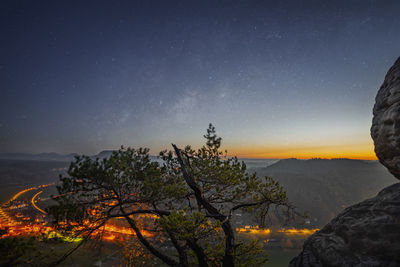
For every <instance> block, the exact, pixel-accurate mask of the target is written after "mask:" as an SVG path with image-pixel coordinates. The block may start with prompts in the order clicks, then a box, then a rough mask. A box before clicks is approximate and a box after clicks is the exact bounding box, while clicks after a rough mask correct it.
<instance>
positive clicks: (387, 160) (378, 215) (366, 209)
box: [290, 58, 400, 267]
mask: <svg viewBox="0 0 400 267" xmlns="http://www.w3.org/2000/svg"><path fill="white" fill-rule="evenodd" d="M373 113H374V118H373V121H372V127H371V136H372V138H373V140H374V144H375V152H376V155H377V156H378V158H379V161H380V162H381V163H382V164H383V165H384V166H386V167H387V168H388V170H389V171H390V172H391V173H392V174H393V175H394V176H395V177H396V178H397V179H400V58H399V59H398V60H397V61H396V63H395V64H394V65H393V67H391V68H390V70H389V71H388V73H387V75H386V77H385V80H384V82H383V84H382V86H381V88H380V89H379V91H378V94H377V96H376V101H375V106H374V111H373ZM290 266H291V267H295V266H314V267H315V266H400V183H397V184H394V185H391V186H389V187H387V188H385V189H383V190H382V191H381V192H379V193H378V195H377V196H376V197H374V198H371V199H368V200H365V201H363V202H361V203H358V204H356V205H353V206H351V207H349V208H347V209H345V210H344V211H343V212H341V213H340V214H339V215H338V216H337V217H336V218H334V219H333V220H332V221H331V222H330V223H328V224H327V225H326V226H325V227H324V228H322V229H321V230H320V231H318V232H317V233H315V234H314V235H312V236H310V237H309V238H308V239H307V240H306V242H304V245H303V251H302V252H301V253H300V255H299V256H297V257H296V258H294V259H293V260H292V261H291V262H290Z"/></svg>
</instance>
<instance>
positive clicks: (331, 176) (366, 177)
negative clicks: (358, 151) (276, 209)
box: [253, 159, 396, 226]
mask: <svg viewBox="0 0 400 267" xmlns="http://www.w3.org/2000/svg"><path fill="white" fill-rule="evenodd" d="M253 170H256V171H257V173H258V175H259V176H260V177H261V176H271V177H273V178H274V179H276V180H277V181H279V182H280V183H281V185H283V186H284V188H285V190H286V191H287V194H288V197H289V199H290V201H292V202H293V203H294V204H295V205H296V206H297V207H299V209H300V210H302V211H308V212H309V214H310V216H311V221H312V223H314V224H316V225H318V226H322V225H324V224H326V223H327V222H328V221H329V220H331V219H332V218H333V217H334V216H335V215H337V214H338V213H339V212H340V211H341V210H343V208H344V207H347V206H350V205H352V204H354V203H357V202H360V201H362V200H364V199H366V198H369V197H373V196H374V195H376V192H378V191H379V190H381V189H382V188H384V187H386V186H388V185H390V184H393V183H395V182H396V180H395V178H394V177H393V176H392V175H391V174H390V173H389V172H388V171H387V170H386V168H384V167H383V166H382V165H381V164H380V163H379V162H377V161H363V160H350V159H331V160H328V159H311V160H297V159H285V160H280V161H278V162H277V163H275V164H272V165H271V166H268V167H266V168H254V169H253Z"/></svg>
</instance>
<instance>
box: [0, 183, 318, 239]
mask: <svg viewBox="0 0 400 267" xmlns="http://www.w3.org/2000/svg"><path fill="white" fill-rule="evenodd" d="M50 185H53V184H45V185H40V186H36V187H31V188H27V189H24V190H22V191H20V192H18V193H16V194H15V195H14V196H13V197H12V198H11V199H10V200H9V201H7V202H6V203H5V204H4V205H2V206H0V228H2V227H9V234H8V235H24V234H32V233H36V234H39V233H49V232H55V231H54V228H53V227H50V226H47V225H46V224H47V223H46V222H45V221H44V222H43V221H42V223H40V224H38V222H39V219H36V220H35V221H36V223H33V224H32V223H27V222H26V221H24V218H22V220H21V215H19V216H18V214H17V215H14V216H17V217H18V218H17V219H15V218H14V216H11V215H10V214H9V211H8V210H7V209H9V207H6V206H7V205H8V204H13V203H11V202H12V201H15V200H17V199H18V198H19V197H20V196H21V195H23V194H25V193H27V192H29V191H31V190H39V189H41V188H45V187H48V186H50ZM41 193H43V191H42V190H41V191H39V192H37V193H36V194H34V195H33V197H32V199H31V201H30V203H31V205H32V207H33V208H34V209H35V210H36V211H38V212H40V213H41V214H42V215H41V216H43V215H46V214H47V212H46V211H44V210H43V209H41V208H40V207H38V206H37V205H36V203H37V202H38V196H39V195H40V194H41ZM44 200H46V199H44ZM17 203H18V202H17ZM19 203H20V202H19ZM15 205H21V204H16V203H14V204H13V206H15ZM25 206H26V204H25ZM19 208H20V207H18V206H17V207H16V208H15V207H14V208H12V209H19ZM13 214H15V212H13ZM42 218H43V217H42ZM28 220H29V218H28ZM318 230H319V229H294V228H291V229H285V228H282V229H279V230H275V231H274V232H272V231H271V229H267V228H259V227H258V226H244V227H243V228H236V231H237V233H238V234H244V235H246V234H250V235H252V236H258V237H259V238H261V239H263V240H268V239H267V238H269V237H270V236H271V235H272V234H276V233H280V234H283V235H285V236H303V237H307V236H309V235H311V234H313V233H315V232H316V231H318ZM102 231H104V233H105V234H103V238H104V239H106V240H108V241H112V240H114V239H116V237H117V236H116V235H135V233H134V231H133V229H131V228H129V227H121V226H116V225H110V224H106V225H105V226H104V227H103V228H102ZM56 234H57V233H56ZM143 234H144V235H145V236H153V233H151V232H147V231H143Z"/></svg>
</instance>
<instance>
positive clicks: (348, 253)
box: [290, 183, 400, 267]
mask: <svg viewBox="0 0 400 267" xmlns="http://www.w3.org/2000/svg"><path fill="white" fill-rule="evenodd" d="M290 266H291V267H295V266H296V267H297V266H310V267H311V266H313V267H316V266H360V267H361V266H371V267H372V266H400V183H397V184H394V185H391V186H389V187H387V188H385V189H383V190H382V191H381V192H380V193H379V194H378V195H377V196H376V197H374V198H371V199H368V200H365V201H363V202H361V203H358V204H356V205H354V206H351V207H349V208H347V209H345V210H344V211H343V212H341V213H340V214H339V215H338V216H337V217H336V218H335V219H333V220H332V221H331V222H330V223H329V224H327V225H326V226H325V227H324V228H323V229H321V230H320V231H318V232H317V233H315V234H314V235H312V236H310V237H309V238H308V239H307V241H306V242H305V243H304V246H303V251H302V252H301V253H300V255H299V256H297V257H296V258H294V259H293V260H292V261H291V262H290Z"/></svg>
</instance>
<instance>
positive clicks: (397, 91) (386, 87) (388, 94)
mask: <svg viewBox="0 0 400 267" xmlns="http://www.w3.org/2000/svg"><path fill="white" fill-rule="evenodd" d="M371 136H372V139H373V140H374V143H375V153H376V155H377V156H378V158H379V161H380V162H381V163H382V164H383V165H384V166H386V167H387V168H388V169H389V171H390V172H391V173H392V174H393V175H394V176H395V177H396V178H397V179H400V58H399V59H398V60H397V61H396V63H395V64H394V65H393V66H392V67H391V68H390V70H389V71H388V73H387V74H386V77H385V81H384V82H383V84H382V86H381V88H380V89H379V91H378V94H377V95H376V99H375V106H374V118H373V120H372V127H371Z"/></svg>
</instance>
